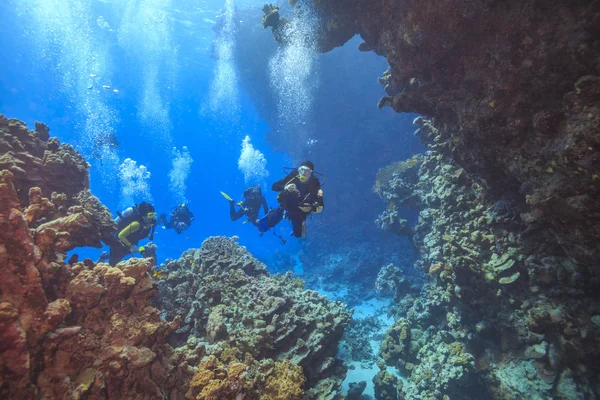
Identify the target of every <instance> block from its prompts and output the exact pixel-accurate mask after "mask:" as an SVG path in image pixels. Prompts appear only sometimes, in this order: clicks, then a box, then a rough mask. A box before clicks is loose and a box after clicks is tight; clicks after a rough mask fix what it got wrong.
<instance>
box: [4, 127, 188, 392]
mask: <svg viewBox="0 0 600 400" xmlns="http://www.w3.org/2000/svg"><path fill="white" fill-rule="evenodd" d="M36 129H37V131H36V132H30V131H28V130H27V129H26V128H25V126H24V125H23V124H22V123H21V122H19V121H16V120H7V119H6V118H4V117H3V116H0V135H1V136H0V147H2V149H3V155H2V157H1V160H2V165H1V167H2V168H3V169H2V171H0V273H1V274H2V280H1V281H0V310H1V312H0V338H1V343H2V345H1V346H0V371H1V372H0V397H2V398H20V399H27V398H39V397H47V398H50V397H51V398H65V397H69V398H84V397H90V398H124V397H126V398H166V397H171V398H182V397H183V393H181V392H179V385H180V384H181V383H182V382H179V381H178V377H184V376H185V373H181V374H177V373H174V372H175V371H176V369H177V368H178V366H177V365H175V364H170V360H171V358H170V352H171V350H170V346H168V345H166V338H167V336H168V335H169V334H170V332H172V331H173V330H175V329H176V328H177V327H178V319H176V320H174V321H173V322H172V323H167V322H166V321H165V320H163V319H161V318H160V311H159V310H157V309H155V308H153V307H151V306H150V298H151V297H152V296H153V295H154V294H155V293H156V291H157V289H156V287H155V285H154V283H153V281H152V278H151V277H150V276H149V275H148V274H147V271H149V270H150V268H151V262H150V260H149V259H132V260H129V261H128V262H126V263H121V264H119V265H118V266H117V267H115V268H113V267H110V266H109V265H108V264H102V263H100V264H95V263H93V262H92V261H91V260H89V259H86V260H84V261H83V262H76V261H74V258H76V257H72V258H71V260H72V261H71V262H70V263H67V262H65V258H66V252H67V251H68V250H72V249H74V248H75V247H77V246H91V245H98V244H99V240H100V238H102V237H103V236H104V235H106V234H108V233H109V232H111V230H112V229H114V227H113V223H112V220H111V218H110V213H109V212H108V210H107V209H106V208H105V207H104V206H103V205H102V204H101V203H100V202H99V201H98V200H97V199H96V198H95V197H93V196H92V195H91V193H90V192H89V189H88V188H89V182H88V175H87V168H88V166H87V163H85V161H84V160H83V159H82V158H81V157H80V156H79V155H78V154H77V152H75V151H74V150H73V149H72V148H71V147H70V146H66V145H60V146H59V144H58V141H57V140H56V139H55V138H48V136H49V135H48V128H47V127H45V125H42V124H39V123H38V124H36ZM56 191H60V192H56ZM50 193H51V195H50ZM44 195H47V196H48V195H50V196H49V197H50V199H49V198H47V197H43V196H44Z"/></svg>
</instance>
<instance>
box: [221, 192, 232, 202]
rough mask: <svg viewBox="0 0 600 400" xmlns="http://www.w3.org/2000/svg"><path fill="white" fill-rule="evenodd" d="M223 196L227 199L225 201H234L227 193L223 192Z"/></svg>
mask: <svg viewBox="0 0 600 400" xmlns="http://www.w3.org/2000/svg"><path fill="white" fill-rule="evenodd" d="M221 195H222V196H223V197H225V199H226V200H227V201H233V199H232V198H231V197H229V195H228V194H227V193H225V192H221Z"/></svg>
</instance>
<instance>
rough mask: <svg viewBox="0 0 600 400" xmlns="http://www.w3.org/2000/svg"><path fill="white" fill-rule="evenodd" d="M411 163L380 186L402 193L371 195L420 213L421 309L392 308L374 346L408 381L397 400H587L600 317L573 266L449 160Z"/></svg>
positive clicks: (429, 130)
mask: <svg viewBox="0 0 600 400" xmlns="http://www.w3.org/2000/svg"><path fill="white" fill-rule="evenodd" d="M417 122H418V124H419V125H420V126H421V127H420V129H419V130H418V132H417V133H418V134H419V135H420V136H424V137H431V136H433V135H435V133H436V130H435V128H434V127H433V126H432V125H431V124H430V123H429V122H428V121H426V120H423V119H419V120H418V121H417ZM418 159H419V164H418V170H417V171H416V170H415V169H408V168H398V169H397V172H394V173H393V174H391V175H390V176H389V177H388V179H389V184H388V185H385V184H383V183H382V184H381V187H402V188H403V190H397V191H396V192H393V191H385V190H380V191H379V192H380V194H382V196H385V199H386V200H387V201H391V202H398V204H399V205H400V206H404V207H411V208H416V209H418V210H419V211H420V213H419V216H420V217H419V222H418V223H417V225H416V226H415V227H414V232H415V234H414V237H413V240H414V244H415V246H416V247H417V248H418V249H419V250H420V253H421V259H420V260H419V261H418V262H417V266H418V267H419V268H420V269H421V270H422V271H424V272H426V273H428V274H429V276H430V283H429V284H428V285H426V287H425V288H424V289H423V291H422V293H421V296H420V298H417V299H415V298H413V297H408V298H405V299H403V300H400V301H399V304H398V312H399V314H400V315H406V316H407V318H406V319H401V320H399V321H398V322H397V323H396V325H395V326H394V327H392V328H390V330H389V331H388V334H387V335H386V338H385V339H384V341H383V343H382V347H381V349H382V350H381V354H380V355H381V357H382V358H383V359H384V360H385V362H386V363H387V364H388V365H390V366H393V367H395V368H398V369H400V370H401V371H403V372H404V373H406V374H407V375H408V376H409V380H408V382H407V384H405V385H404V386H403V388H402V390H399V393H400V394H402V393H403V394H402V396H406V398H415V399H419V398H428V397H427V396H433V398H438V397H441V396H443V395H447V396H449V397H450V398H452V397H454V396H455V395H456V394H457V393H460V394H461V398H473V399H476V398H481V397H479V396H480V393H482V391H484V392H486V391H487V392H489V394H488V396H489V398H497V399H508V398H514V397H515V396H516V397H523V396H525V397H527V396H528V395H529V393H530V392H533V391H535V392H536V393H539V394H540V395H541V396H542V397H543V398H586V397H589V396H592V393H593V390H594V389H593V388H594V387H595V385H596V383H595V380H596V376H597V372H598V371H597V367H596V363H595V361H594V360H595V359H596V358H597V357H600V354H598V353H597V351H596V350H595V349H596V348H599V345H600V343H599V342H598V339H597V338H598V334H600V327H599V326H597V325H596V324H594V322H593V321H594V320H596V319H598V318H597V315H598V313H599V309H598V306H597V304H596V301H595V296H594V295H593V293H590V292H588V291H587V288H586V286H587V284H586V283H585V282H583V281H582V279H583V275H582V273H581V266H577V265H576V264H575V263H574V261H573V260H571V259H570V258H569V257H568V256H567V255H566V254H564V253H563V252H562V251H561V249H560V248H558V247H556V246H554V245H553V241H552V240H550V238H549V237H548V236H546V235H540V233H539V232H538V231H536V230H534V229H531V228H530V226H529V221H530V220H529V218H528V213H520V212H519V211H518V208H517V205H516V204H514V203H513V202H511V201H508V200H502V201H494V194H493V192H491V191H490V190H488V189H486V188H485V187H484V186H482V185H480V184H479V183H477V182H475V181H474V180H472V179H471V178H470V176H469V174H468V173H467V172H466V171H465V170H464V169H463V168H461V167H460V166H459V165H458V164H457V163H456V162H455V161H454V160H453V159H451V158H450V157H448V156H446V155H444V154H441V153H439V152H437V151H430V152H428V153H426V154H425V155H420V156H419V157H418ZM409 163H412V162H411V161H409ZM415 174H416V176H417V179H415ZM398 182H412V183H411V184H404V185H399V184H398ZM449 345H451V346H453V347H451V348H449V347H448V346H449ZM459 348H460V351H459V350H456V349H459ZM455 350H456V351H455ZM448 357H450V358H448ZM441 359H443V360H444V361H443V362H440V360H441ZM507 360H511V361H510V362H508V361H507ZM452 365H455V366H456V368H455V369H454V370H451V369H448V368H450V367H451V366H452ZM582 365H585V368H583V369H581V368H580V367H581V366H582ZM475 368H477V369H478V370H479V374H478V375H475V371H476V370H475ZM427 371H437V373H435V374H433V375H428V372H427ZM424 379H427V381H426V382H427V384H426V385H424V384H423V383H422V382H423V380H424ZM563 379H565V381H564V382H563V381H562V380H563ZM467 383H468V384H467ZM566 387H569V389H568V391H567V392H565V389H564V388H566ZM565 396H567V397H565Z"/></svg>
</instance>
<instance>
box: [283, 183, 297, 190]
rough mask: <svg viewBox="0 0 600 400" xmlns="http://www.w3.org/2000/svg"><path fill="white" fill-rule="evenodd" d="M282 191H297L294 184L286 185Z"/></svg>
mask: <svg viewBox="0 0 600 400" xmlns="http://www.w3.org/2000/svg"><path fill="white" fill-rule="evenodd" d="M284 189H285V190H286V191H288V192H296V191H297V190H298V188H297V187H296V184H295V183H288V184H287V185H285V187H284Z"/></svg>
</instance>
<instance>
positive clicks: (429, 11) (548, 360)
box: [309, 0, 600, 399]
mask: <svg viewBox="0 0 600 400" xmlns="http://www.w3.org/2000/svg"><path fill="white" fill-rule="evenodd" d="M309 3H310V4H311V5H312V6H313V7H314V8H315V9H316V10H317V12H318V13H319V14H320V16H321V18H322V29H321V31H320V40H319V48H320V49H321V50H322V51H328V50H330V49H332V48H333V47H335V46H340V45H342V44H344V43H345V42H346V41H347V40H349V39H350V38H351V37H352V36H353V35H355V34H360V36H361V37H362V39H363V40H364V43H362V44H361V45H360V46H359V50H361V51H375V52H376V53H378V54H380V55H383V56H385V57H386V58H387V60H388V62H389V64H390V69H389V70H388V71H386V73H385V74H384V76H383V77H382V78H381V79H380V82H381V83H382V85H383V86H384V89H385V93H386V95H385V96H384V97H383V98H382V99H381V100H380V101H379V107H384V106H391V107H392V108H393V109H394V110H395V111H397V112H416V113H419V114H422V115H424V116H425V117H427V118H428V120H426V119H419V120H417V121H416V122H417V123H418V124H419V125H420V127H421V129H420V132H419V133H420V137H421V139H422V141H423V143H425V144H426V145H427V146H428V147H429V148H430V149H431V150H432V152H429V153H427V154H425V155H424V159H422V160H421V161H420V162H419V165H420V168H419V170H418V182H417V181H415V171H416V169H413V170H412V171H410V169H408V168H407V169H405V170H404V171H401V172H399V173H398V174H397V175H396V178H395V179H394V178H390V179H387V180H386V181H387V182H388V183H387V189H392V190H388V191H380V192H379V194H381V195H382V197H384V199H386V200H387V201H388V202H389V204H390V207H389V208H388V211H386V212H385V213H383V214H382V216H381V217H380V219H379V223H380V225H381V226H382V227H383V228H385V229H387V230H390V231H392V232H394V233H396V234H406V233H409V232H408V231H407V230H406V229H405V227H406V224H405V223H404V222H403V221H402V219H401V218H400V216H399V215H397V213H395V210H396V208H397V207H399V206H403V207H408V208H412V209H416V210H418V211H419V212H420V218H419V222H418V223H417V224H416V226H414V227H413V229H412V232H413V235H412V237H413V241H414V244H415V246H416V248H417V249H419V251H420V253H421V256H422V259H421V260H420V262H419V264H418V265H419V267H420V268H421V269H422V270H423V271H425V272H428V273H429V274H430V276H431V280H432V284H431V285H428V286H427V287H426V288H425V289H424V292H423V296H422V298H421V299H417V301H415V302H412V304H410V306H409V304H405V305H406V307H405V308H404V311H407V312H408V314H407V316H408V320H409V323H410V324H411V325H410V326H411V329H419V330H427V329H431V326H434V327H437V328H435V329H434V331H432V332H430V333H429V334H428V335H430V340H436V339H431V338H434V337H437V336H438V335H442V337H441V338H440V339H437V340H439V346H433V347H432V346H427V347H423V346H422V345H418V346H415V351H414V352H413V353H412V357H416V358H413V359H412V360H413V361H418V362H419V365H421V364H422V363H424V362H425V363H429V365H426V366H425V368H424V369H419V367H418V366H417V365H415V366H414V368H413V369H411V371H412V372H410V374H411V376H410V378H409V382H408V385H404V388H403V389H401V390H398V391H397V394H398V395H406V396H407V398H421V397H413V396H417V393H418V395H419V396H433V398H441V397H436V396H438V395H440V396H450V397H453V396H452V394H453V393H456V392H455V391H456V390H461V389H460V386H461V385H462V384H461V383H460V382H461V381H462V378H460V377H459V376H458V375H456V379H454V380H451V381H447V382H442V380H441V378H440V379H438V378H437V376H434V380H433V381H432V380H425V379H423V378H422V374H421V373H419V371H426V370H427V369H428V368H433V369H434V370H435V369H436V368H437V367H436V366H435V364H431V362H433V361H434V359H435V357H430V354H434V353H436V352H437V353H439V357H440V358H442V356H443V357H446V356H445V355H444V354H446V353H447V349H446V348H447V347H448V344H449V343H451V342H450V341H451V340H458V341H459V342H462V343H463V344H464V345H463V346H462V347H460V348H461V349H462V350H461V351H466V352H467V353H469V354H471V355H472V356H474V366H475V368H477V369H478V371H479V372H480V375H479V376H481V377H483V379H484V385H485V387H486V388H487V389H489V390H490V393H491V394H490V396H491V397H492V398H500V399H504V398H506V399H508V398H515V397H527V396H528V393H532V392H535V393H539V395H540V396H541V397H542V398H544V397H545V398H548V397H554V398H593V397H594V396H598V395H599V392H598V384H599V383H598V381H597V376H598V372H599V371H598V369H597V366H596V363H595V362H594V361H593V360H594V359H596V358H597V357H598V354H596V352H595V350H591V349H596V348H597V347H598V343H596V339H595V338H596V337H598V326H597V325H596V324H595V323H594V321H597V320H598V313H599V310H598V308H597V306H596V305H595V303H596V302H595V298H596V295H595V293H597V290H598V289H599V288H600V279H599V278H600V276H599V274H598V268H597V265H598V263H599V262H600V230H599V229H597V226H599V225H600V203H599V202H598V200H597V199H598V197H599V195H600V180H599V176H600V173H599V172H600V139H599V136H598V134H597V132H598V131H599V129H600V117H599V115H600V95H599V93H600V73H599V71H600V61H599V60H600V57H599V55H600V42H599V41H598V37H599V34H600V2H599V1H597V0H595V1H566V0H561V1H557V2H553V3H552V4H546V3H544V4H542V3H540V2H536V1H533V0H526V1H512V0H511V1H508V2H505V1H504V2H500V1H497V0H481V1H475V2H474V1H470V0H450V1H447V2H444V3H430V4H424V3H423V2H420V1H416V0H407V1H402V2H397V1H387V0H384V1H378V2H364V1H350V2H342V1H340V0H325V1H322V0H320V1H311V2H309ZM391 175H392V176H393V173H392V174H391ZM376 189H377V188H376ZM388 197H389V198H388ZM391 200H393V201H391ZM402 306H403V304H402V302H401V303H400V307H401V308H402ZM415 324H418V325H421V326H422V328H423V329H421V328H418V327H416V325H415ZM440 324H441V325H440ZM427 326H430V328H427ZM446 332H449V333H450V336H451V338H449V337H446V338H444V336H445V335H446ZM409 346H410V345H409ZM456 346H457V348H458V345H456ZM417 347H418V348H425V350H422V352H423V354H421V350H417V349H416V348H417ZM586 350H587V351H586ZM410 357H411V356H410V352H409V354H408V355H406V356H401V358H403V359H404V358H406V359H408V360H410ZM510 358H512V360H511V361H508V359H510ZM408 362H410V363H412V361H407V363H408ZM467 364H470V361H468V362H467ZM465 365H466V364H465ZM438 371H440V372H441V370H438ZM464 373H466V374H472V373H473V370H472V368H469V369H466V370H464ZM379 380H380V381H384V380H385V381H386V382H391V381H392V380H391V379H388V378H387V375H385V373H383V372H382V375H381V377H380V379H379ZM423 382H426V383H425V384H424V383H423ZM452 382H455V383H456V386H455V384H454V383H452ZM386 385H387V384H386ZM386 385H383V386H381V387H385V388H387V389H385V390H386V392H387V391H388V389H389V385H387V386H386ZM473 390H475V392H474V393H476V391H477V390H479V389H478V388H477V387H476V386H475V387H473ZM465 392H466V391H462V392H461V393H465ZM390 396H391V397H389V398H395V397H394V395H390ZM382 398H388V397H382ZM423 398H427V397H423Z"/></svg>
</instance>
